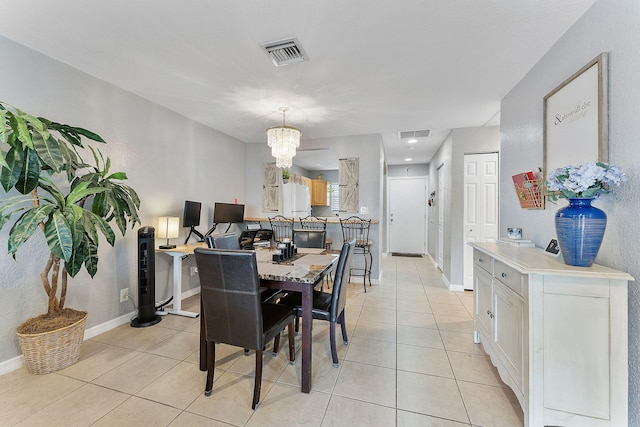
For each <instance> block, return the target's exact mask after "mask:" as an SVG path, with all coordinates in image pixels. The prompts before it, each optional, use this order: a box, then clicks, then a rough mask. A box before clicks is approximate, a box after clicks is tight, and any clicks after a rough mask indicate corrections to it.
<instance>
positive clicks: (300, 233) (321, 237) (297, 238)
mask: <svg viewBox="0 0 640 427" xmlns="http://www.w3.org/2000/svg"><path fill="white" fill-rule="evenodd" d="M326 235H327V232H326V231H325V230H301V229H294V230H293V243H294V244H295V245H296V246H297V247H299V248H321V249H324V245H325V237H326Z"/></svg>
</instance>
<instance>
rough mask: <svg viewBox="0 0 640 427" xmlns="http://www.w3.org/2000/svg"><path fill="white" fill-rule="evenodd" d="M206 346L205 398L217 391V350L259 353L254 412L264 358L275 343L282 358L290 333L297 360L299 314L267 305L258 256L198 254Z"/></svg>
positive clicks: (217, 251) (199, 251)
mask: <svg viewBox="0 0 640 427" xmlns="http://www.w3.org/2000/svg"><path fill="white" fill-rule="evenodd" d="M194 253H195V256H196V264H197V266H198V272H199V275H200V289H201V291H200V292H201V302H202V312H201V316H203V322H202V324H201V325H204V338H205V342H206V358H207V360H206V365H207V381H206V385H205V391H204V394H205V396H209V395H211V393H212V390H213V374H214V368H215V344H216V343H224V344H229V345H233V346H237V347H242V348H244V349H245V350H246V349H249V350H255V353H256V368H255V382H254V389H253V403H252V405H251V408H252V409H256V406H257V405H258V403H259V401H260V388H261V385H262V352H263V351H264V349H265V346H266V344H267V343H268V342H269V341H270V340H272V339H273V340H274V342H273V352H274V353H277V352H278V347H279V344H280V332H281V331H282V330H284V328H285V326H286V327H288V330H289V331H288V332H289V360H290V361H291V362H293V361H294V360H295V342H294V332H293V323H294V320H295V319H296V312H295V308H293V307H289V306H285V305H279V304H272V303H263V302H262V300H261V295H260V279H259V278H258V265H257V260H256V254H255V252H254V251H236V250H225V249H208V248H196V249H195V251H194Z"/></svg>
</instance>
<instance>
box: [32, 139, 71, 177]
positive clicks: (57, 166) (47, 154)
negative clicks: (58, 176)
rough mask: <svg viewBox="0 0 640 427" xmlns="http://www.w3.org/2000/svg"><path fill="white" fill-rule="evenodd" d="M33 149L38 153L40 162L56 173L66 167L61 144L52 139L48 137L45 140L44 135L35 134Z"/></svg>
mask: <svg viewBox="0 0 640 427" xmlns="http://www.w3.org/2000/svg"><path fill="white" fill-rule="evenodd" d="M33 147H34V148H35V150H36V152H37V153H38V157H40V160H41V161H42V162H44V163H45V164H46V165H47V166H49V167H50V168H51V169H53V171H54V172H60V171H61V170H62V168H63V167H64V157H63V156H62V152H61V151H60V144H58V141H57V140H56V139H55V138H54V137H52V136H50V135H49V136H48V137H47V139H44V138H43V137H42V135H40V134H38V133H35V134H33Z"/></svg>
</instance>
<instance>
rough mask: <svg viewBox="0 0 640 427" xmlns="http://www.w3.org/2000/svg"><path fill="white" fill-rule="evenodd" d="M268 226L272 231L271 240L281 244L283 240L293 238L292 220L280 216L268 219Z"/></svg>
mask: <svg viewBox="0 0 640 427" xmlns="http://www.w3.org/2000/svg"><path fill="white" fill-rule="evenodd" d="M269 224H271V230H273V240H275V241H276V242H282V241H284V240H285V239H289V240H292V238H293V235H292V234H293V218H286V217H284V216H282V215H276V216H274V217H269Z"/></svg>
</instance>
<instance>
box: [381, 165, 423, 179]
mask: <svg viewBox="0 0 640 427" xmlns="http://www.w3.org/2000/svg"><path fill="white" fill-rule="evenodd" d="M428 175H429V164H428V163H422V164H412V165H392V166H388V177H389V178H401V177H405V176H417V177H422V176H428Z"/></svg>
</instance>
